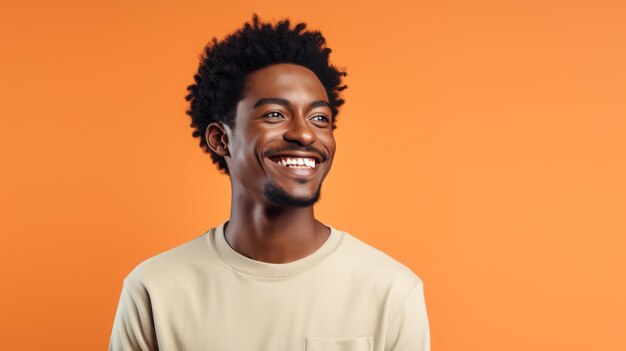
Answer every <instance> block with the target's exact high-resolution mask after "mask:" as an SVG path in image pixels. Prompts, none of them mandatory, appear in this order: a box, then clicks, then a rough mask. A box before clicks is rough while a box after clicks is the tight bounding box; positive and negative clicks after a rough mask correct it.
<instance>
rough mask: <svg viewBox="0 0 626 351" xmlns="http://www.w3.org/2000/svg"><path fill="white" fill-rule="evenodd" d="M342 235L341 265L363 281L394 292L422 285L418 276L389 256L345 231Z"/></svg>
mask: <svg viewBox="0 0 626 351" xmlns="http://www.w3.org/2000/svg"><path fill="white" fill-rule="evenodd" d="M343 233H344V245H343V251H342V254H341V255H340V256H341V258H342V259H343V260H344V262H343V264H344V265H346V267H348V269H351V270H352V271H353V272H354V273H355V274H357V275H361V276H362V278H363V279H368V280H376V281H378V282H379V283H380V284H382V285H383V286H387V287H389V286H392V287H394V290H400V291H409V290H410V289H412V288H413V287H414V286H415V285H417V284H419V283H422V279H421V278H420V276H419V275H418V274H417V273H416V272H415V271H413V270H412V269H411V268H409V267H408V266H407V265H405V264H404V263H402V262H400V261H398V260H397V259H395V258H394V257H392V256H391V255H390V254H388V253H386V252H384V251H382V250H380V249H378V248H376V247H374V246H372V245H371V244H369V243H367V242H365V241H363V240H361V239H359V238H358V237H356V236H354V235H352V234H351V233H349V232H347V231H343Z"/></svg>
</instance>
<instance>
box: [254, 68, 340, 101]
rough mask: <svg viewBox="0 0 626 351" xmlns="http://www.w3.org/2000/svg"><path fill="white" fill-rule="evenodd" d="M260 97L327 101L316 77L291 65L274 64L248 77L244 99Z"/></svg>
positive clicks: (308, 70)
mask: <svg viewBox="0 0 626 351" xmlns="http://www.w3.org/2000/svg"><path fill="white" fill-rule="evenodd" d="M262 97H282V98H286V99H288V100H302V101H303V102H308V100H324V101H328V96H327V94H326V89H325V88H324V85H323V84H322V82H321V81H320V80H319V78H318V77H317V75H316V74H315V73H314V72H313V71H311V70H310V69H308V68H306V67H304V66H300V65H296V64H291V63H279V64H274V65H271V66H267V67H264V68H261V69H259V70H257V71H254V72H252V73H250V74H249V75H248V77H247V81H246V88H245V91H244V99H248V98H250V99H254V98H262ZM305 100H306V101H305Z"/></svg>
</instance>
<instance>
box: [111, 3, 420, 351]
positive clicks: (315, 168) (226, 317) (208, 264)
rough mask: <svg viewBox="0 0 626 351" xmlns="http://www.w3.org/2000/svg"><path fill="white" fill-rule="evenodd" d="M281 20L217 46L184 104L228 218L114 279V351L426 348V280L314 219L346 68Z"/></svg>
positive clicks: (316, 39) (312, 36) (316, 40)
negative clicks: (117, 289) (226, 184)
mask: <svg viewBox="0 0 626 351" xmlns="http://www.w3.org/2000/svg"><path fill="white" fill-rule="evenodd" d="M305 27H306V25H305V24H304V23H299V24H297V25H296V26H295V28H290V22H289V20H288V19H285V20H282V21H280V22H278V23H277V24H276V25H274V26H272V25H271V24H268V23H261V22H260V21H259V18H258V16H257V15H256V14H254V15H253V18H252V24H250V23H245V25H244V27H243V28H242V29H240V30H238V31H236V32H235V33H233V34H231V35H229V36H227V37H226V38H225V39H224V40H223V41H221V42H218V41H217V39H215V38H214V39H213V44H212V45H208V46H207V47H206V49H205V53H204V56H203V57H202V60H201V63H200V67H199V70H198V73H197V74H196V75H195V83H194V84H192V85H190V86H189V88H188V90H189V95H188V96H187V100H188V101H190V108H189V110H188V111H187V113H188V114H189V115H190V116H191V119H192V122H191V126H192V127H193V128H194V132H193V134H192V135H193V136H195V137H199V138H200V146H201V147H203V148H204V150H205V151H206V152H208V153H210V155H211V157H212V160H213V162H214V163H216V164H217V167H218V169H220V170H223V171H224V173H225V174H227V175H228V176H229V178H230V182H231V187H232V203H231V213H230V219H229V220H226V221H224V222H223V223H221V224H220V225H219V226H216V227H214V228H211V229H210V230H208V231H207V232H205V233H203V234H202V235H200V236H199V237H197V238H195V239H193V240H190V241H188V242H186V243H184V244H182V245H180V246H178V247H175V248H173V249H170V250H168V251H166V252H163V253H161V254H158V255H156V256H154V257H151V258H149V259H147V260H145V261H144V262H142V263H140V264H139V265H138V266H137V267H135V268H134V269H133V270H132V271H131V272H130V273H129V274H128V275H127V276H126V278H125V279H124V284H123V288H122V294H121V297H120V300H119V305H118V309H117V313H116V316H115V320H114V323H113V332H112V335H111V342H110V347H109V349H110V350H215V351H217V350H220V351H226V350H232V351H248V350H268V351H282V350H284V351H298V350H306V351H338V350H344V351H345V350H349V351H384V350H393V351H427V350H430V334H429V326H428V318H427V312H426V305H425V300H424V289H423V284H422V280H421V279H420V278H419V277H418V276H417V275H416V274H415V273H414V272H412V271H411V270H410V269H409V268H408V267H406V266H404V265H403V264H401V263H399V262H397V261H396V260H394V259H393V258H391V257H390V256H388V255H387V254H385V253H383V252H382V251H380V250H378V249H375V248H374V247H372V246H370V245H368V244H366V243H365V242H363V241H360V240H359V239H357V238H356V237H354V236H352V235H351V234H350V233H348V232H345V231H341V230H339V229H336V228H334V227H333V226H330V225H327V224H324V223H321V222H320V221H318V220H317V219H316V218H315V217H314V214H313V205H314V204H315V203H316V202H317V201H318V200H319V198H320V189H321V186H322V182H323V180H324V178H325V177H326V175H327V174H328V172H329V171H330V168H331V165H332V162H333V157H334V154H335V148H336V146H335V139H334V137H333V130H334V129H335V128H336V118H337V113H338V107H339V106H340V105H342V104H343V102H344V100H343V99H341V98H339V92H340V91H341V90H343V89H345V88H346V87H347V86H345V85H341V77H342V76H345V75H346V73H345V71H341V70H339V69H337V68H336V67H335V66H333V65H331V64H329V61H328V56H329V53H330V51H331V50H330V49H328V48H326V47H325V39H324V37H323V36H322V35H321V33H320V32H319V31H304V29H305Z"/></svg>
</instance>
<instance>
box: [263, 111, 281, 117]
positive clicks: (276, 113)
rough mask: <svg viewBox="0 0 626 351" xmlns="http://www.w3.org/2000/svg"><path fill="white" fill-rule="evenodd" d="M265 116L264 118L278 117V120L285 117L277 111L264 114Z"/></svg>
mask: <svg viewBox="0 0 626 351" xmlns="http://www.w3.org/2000/svg"><path fill="white" fill-rule="evenodd" d="M263 116H264V117H278V118H280V117H283V114H282V113H280V112H276V111H270V112H268V113H266V114H264V115H263Z"/></svg>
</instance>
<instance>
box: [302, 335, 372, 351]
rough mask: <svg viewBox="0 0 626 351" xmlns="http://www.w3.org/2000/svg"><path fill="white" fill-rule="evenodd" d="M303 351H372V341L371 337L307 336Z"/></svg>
mask: <svg viewBox="0 0 626 351" xmlns="http://www.w3.org/2000/svg"><path fill="white" fill-rule="evenodd" d="M304 349H305V351H373V350H374V340H373V338H372V337H371V336H363V337H357V338H331V337H323V336H307V338H306V346H305V348H304Z"/></svg>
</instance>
